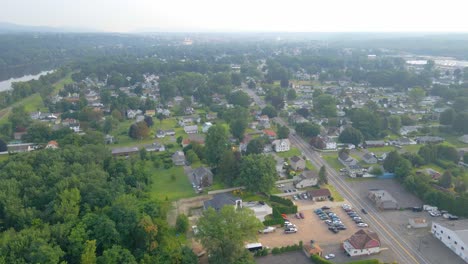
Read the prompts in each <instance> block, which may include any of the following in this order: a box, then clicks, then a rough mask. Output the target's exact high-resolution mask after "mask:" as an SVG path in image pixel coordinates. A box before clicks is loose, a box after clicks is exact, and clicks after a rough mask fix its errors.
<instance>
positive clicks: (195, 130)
mask: <svg viewBox="0 0 468 264" xmlns="http://www.w3.org/2000/svg"><path fill="white" fill-rule="evenodd" d="M184 131H185V133H187V134H196V133H198V126H197V125H193V126H184Z"/></svg>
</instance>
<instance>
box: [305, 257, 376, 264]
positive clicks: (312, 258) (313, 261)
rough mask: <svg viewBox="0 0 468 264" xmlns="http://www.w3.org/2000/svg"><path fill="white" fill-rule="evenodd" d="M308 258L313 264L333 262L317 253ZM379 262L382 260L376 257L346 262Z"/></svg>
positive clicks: (373, 263)
mask: <svg viewBox="0 0 468 264" xmlns="http://www.w3.org/2000/svg"><path fill="white" fill-rule="evenodd" d="M310 260H311V261H312V263H314V264H333V262H331V261H328V260H326V259H324V258H322V257H320V256H319V255H312V256H310ZM381 263H382V262H380V261H379V260H378V259H366V260H357V261H352V262H348V264H381Z"/></svg>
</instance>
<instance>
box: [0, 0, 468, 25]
mask: <svg viewBox="0 0 468 264" xmlns="http://www.w3.org/2000/svg"><path fill="white" fill-rule="evenodd" d="M1 1H2V2H3V3H1V6H2V8H1V10H0V22H9V23H15V24H20V25H30V26H48V27H62V28H63V27H65V28H83V29H88V30H97V31H108V32H151V31H216V32H242V31H247V32H248V31H266V32H274V31H281V32H467V31H468V20H465V19H464V17H465V13H464V12H465V11H464V10H465V7H467V6H468V3H464V1H460V0H445V1H435V0H426V1H423V0H410V1H408V0H392V1H387V0H382V1H375V0H352V1H349V0H328V1H311V0H289V1H274V0H273V1H272V0H270V1H268V0H254V1H252V0H250V1H249V0H238V1H223V0H197V1H184V0H173V1H159V0H133V1H131V0H41V1H37V0H14V1H9V0H1Z"/></svg>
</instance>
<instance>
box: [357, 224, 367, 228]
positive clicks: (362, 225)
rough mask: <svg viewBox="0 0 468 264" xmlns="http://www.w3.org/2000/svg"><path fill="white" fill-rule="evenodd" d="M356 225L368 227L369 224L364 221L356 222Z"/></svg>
mask: <svg viewBox="0 0 468 264" xmlns="http://www.w3.org/2000/svg"><path fill="white" fill-rule="evenodd" d="M357 226H358V227H368V226H369V225H368V224H366V223H358V224H357Z"/></svg>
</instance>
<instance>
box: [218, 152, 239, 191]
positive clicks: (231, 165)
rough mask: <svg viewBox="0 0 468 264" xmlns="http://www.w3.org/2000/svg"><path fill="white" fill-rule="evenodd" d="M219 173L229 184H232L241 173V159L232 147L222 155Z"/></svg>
mask: <svg viewBox="0 0 468 264" xmlns="http://www.w3.org/2000/svg"><path fill="white" fill-rule="evenodd" d="M218 174H219V175H220V176H221V179H222V180H223V182H224V183H225V184H226V185H227V186H232V185H233V183H234V181H235V180H236V178H237V175H239V159H238V158H236V155H235V153H234V152H232V151H231V150H230V149H227V150H225V151H224V153H223V156H222V157H221V160H220V163H219V167H218Z"/></svg>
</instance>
